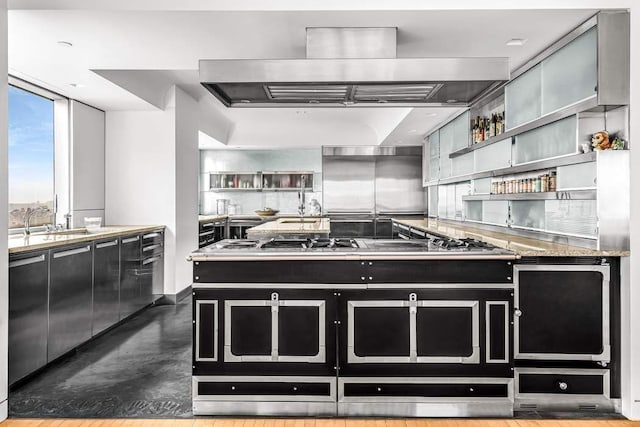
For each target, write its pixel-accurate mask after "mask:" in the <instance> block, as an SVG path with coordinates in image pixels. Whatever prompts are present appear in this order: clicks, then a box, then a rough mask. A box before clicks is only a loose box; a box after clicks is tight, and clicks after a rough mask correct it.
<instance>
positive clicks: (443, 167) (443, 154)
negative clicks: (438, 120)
mask: <svg viewBox="0 0 640 427" xmlns="http://www.w3.org/2000/svg"><path fill="white" fill-rule="evenodd" d="M452 146H453V126H451V125H450V124H448V125H446V126H444V127H443V128H442V129H440V179H443V178H449V177H450V176H451V159H450V158H449V153H451V147H452Z"/></svg>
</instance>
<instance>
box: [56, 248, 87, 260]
mask: <svg viewBox="0 0 640 427" xmlns="http://www.w3.org/2000/svg"><path fill="white" fill-rule="evenodd" d="M90 250H91V246H85V247H84V248H78V249H70V250H68V251H62V252H56V253H54V254H53V258H64V257H67V256H71V255H78V254H83V253H85V252H89V251H90Z"/></svg>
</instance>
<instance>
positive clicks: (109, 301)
mask: <svg viewBox="0 0 640 427" xmlns="http://www.w3.org/2000/svg"><path fill="white" fill-rule="evenodd" d="M119 311H120V239H117V238H114V239H108V240H101V241H97V242H95V244H94V252H93V335H96V334H98V333H100V332H102V331H104V330H105V329H107V328H108V327H110V326H111V325H113V324H115V323H117V322H118V320H119Z"/></svg>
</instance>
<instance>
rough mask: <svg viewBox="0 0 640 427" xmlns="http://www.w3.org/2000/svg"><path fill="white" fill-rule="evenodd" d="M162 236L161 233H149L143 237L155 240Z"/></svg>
mask: <svg viewBox="0 0 640 427" xmlns="http://www.w3.org/2000/svg"><path fill="white" fill-rule="evenodd" d="M158 236H160V233H155V232H154V233H149V234H144V235H143V236H142V238H143V239H153V238H154V237H158Z"/></svg>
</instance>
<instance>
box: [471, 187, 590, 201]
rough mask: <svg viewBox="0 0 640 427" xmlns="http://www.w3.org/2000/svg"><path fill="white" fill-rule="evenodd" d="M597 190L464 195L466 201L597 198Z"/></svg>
mask: <svg viewBox="0 0 640 427" xmlns="http://www.w3.org/2000/svg"><path fill="white" fill-rule="evenodd" d="M595 199H596V190H595V189H593V190H567V191H547V192H544V193H511V194H473V195H469V196H462V200H463V201H465V202H470V201H475V200H595Z"/></svg>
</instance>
